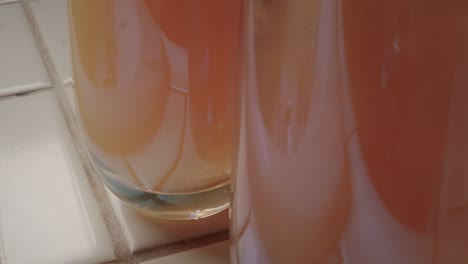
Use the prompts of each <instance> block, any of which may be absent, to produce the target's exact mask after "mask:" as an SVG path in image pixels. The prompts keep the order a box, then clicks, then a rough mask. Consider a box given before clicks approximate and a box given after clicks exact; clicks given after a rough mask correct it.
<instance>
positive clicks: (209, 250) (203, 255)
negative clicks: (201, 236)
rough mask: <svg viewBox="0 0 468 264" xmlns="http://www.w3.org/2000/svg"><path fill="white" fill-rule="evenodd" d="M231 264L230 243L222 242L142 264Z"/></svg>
mask: <svg viewBox="0 0 468 264" xmlns="http://www.w3.org/2000/svg"><path fill="white" fill-rule="evenodd" d="M182 263H190V264H229V243H228V242H227V241H226V242H221V243H216V244H213V245H208V246H205V247H201V248H196V249H192V250H189V251H185V252H182V253H178V254H174V255H170V256H167V257H162V258H158V259H153V260H150V261H146V262H143V263H142V264H182Z"/></svg>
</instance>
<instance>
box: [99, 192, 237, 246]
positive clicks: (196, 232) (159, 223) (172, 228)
mask: <svg viewBox="0 0 468 264" xmlns="http://www.w3.org/2000/svg"><path fill="white" fill-rule="evenodd" d="M107 193H108V195H109V198H110V200H111V203H112V207H113V208H114V211H115V214H116V216H117V219H118V221H119V223H120V224H121V226H122V228H123V231H124V235H125V237H126V238H127V241H128V244H129V246H130V249H131V250H132V251H134V252H135V251H140V250H144V249H149V248H152V247H156V246H161V245H165V244H169V243H174V242H177V241H182V240H186V239H190V238H195V237H200V236H204V235H208V234H212V233H216V232H219V231H223V230H226V229H227V228H228V224H229V212H228V210H224V211H223V212H220V213H218V214H216V215H213V216H210V217H207V218H203V219H199V220H191V221H165V220H159V219H154V218H150V217H148V216H145V215H142V214H141V213H139V212H137V211H136V210H134V209H133V208H131V207H130V206H129V205H127V204H125V203H123V202H122V201H120V200H119V198H117V197H116V196H115V195H114V194H113V193H112V192H111V191H110V190H107Z"/></svg>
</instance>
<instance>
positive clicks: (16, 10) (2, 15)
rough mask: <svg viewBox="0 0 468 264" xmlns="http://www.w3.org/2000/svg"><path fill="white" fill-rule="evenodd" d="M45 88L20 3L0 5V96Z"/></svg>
mask: <svg viewBox="0 0 468 264" xmlns="http://www.w3.org/2000/svg"><path fill="white" fill-rule="evenodd" d="M49 86H50V82H49V79H48V76H47V72H46V70H45V68H44V64H43V63H42V60H41V56H40V53H39V49H38V48H37V46H36V44H35V41H34V38H33V35H32V32H31V29H30V27H29V24H28V21H27V19H26V16H25V14H24V11H23V8H22V7H21V4H19V3H13V4H4V5H0V96H1V95H6V94H13V93H19V92H27V91H31V90H35V89H39V88H44V87H49Z"/></svg>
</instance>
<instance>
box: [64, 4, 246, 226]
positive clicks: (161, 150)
mask: <svg viewBox="0 0 468 264" xmlns="http://www.w3.org/2000/svg"><path fill="white" fill-rule="evenodd" d="M69 10H70V29H71V30H70V31H71V40H72V41H71V42H72V57H73V66H74V67H73V69H74V71H73V78H74V85H75V88H76V98H77V106H78V107H77V108H78V114H79V120H80V122H81V127H82V135H83V139H84V141H85V143H86V146H87V150H88V153H89V156H90V157H91V160H92V162H93V164H94V166H95V168H96V169H97V170H98V172H99V173H100V175H101V176H102V179H103V181H104V182H105V184H106V185H107V186H108V187H109V189H110V190H111V191H112V192H114V193H115V194H116V195H117V196H118V197H120V198H121V199H123V200H124V201H126V202H129V203H130V204H131V205H133V206H135V207H136V208H138V209H140V210H142V211H144V212H145V213H148V214H150V215H153V216H156V217H159V218H166V219H196V218H201V217H206V216H209V215H212V214H214V213H217V212H219V211H221V210H223V209H225V208H226V207H228V204H229V183H230V173H231V145H232V142H231V137H232V135H231V131H232V114H233V111H232V107H233V105H232V92H233V90H234V89H235V88H236V87H237V85H238V70H237V69H238V64H239V63H238V58H239V55H238V50H239V31H240V26H239V25H240V22H241V17H240V15H241V1H240V0H197V1H190V0H132V1H129V0H98V1H96V0H70V1H69Z"/></svg>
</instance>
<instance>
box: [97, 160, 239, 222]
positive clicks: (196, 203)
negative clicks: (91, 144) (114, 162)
mask: <svg viewBox="0 0 468 264" xmlns="http://www.w3.org/2000/svg"><path fill="white" fill-rule="evenodd" d="M97 169H98V170H99V168H97ZM99 172H100V175H101V178H102V179H103V181H104V183H105V184H106V186H107V187H108V188H109V189H110V190H111V191H112V192H113V193H114V194H115V195H116V196H117V197H119V198H120V199H121V200H122V201H124V202H126V203H127V204H129V205H130V206H131V207H133V208H135V209H137V210H138V211H139V212H141V213H143V214H145V215H148V216H151V217H155V218H160V219H166V220H194V219H200V218H204V217H208V216H211V215H214V214H216V213H219V212H221V211H223V210H224V209H226V208H228V207H229V199H230V185H229V184H225V185H222V186H220V187H218V188H215V189H210V190H207V191H201V192H196V193H190V194H157V193H151V192H146V191H143V190H140V189H137V188H134V187H131V186H128V185H126V184H123V183H121V182H119V181H118V180H116V179H114V178H113V177H112V176H110V175H108V174H109V173H108V172H106V170H105V169H103V170H99Z"/></svg>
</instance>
